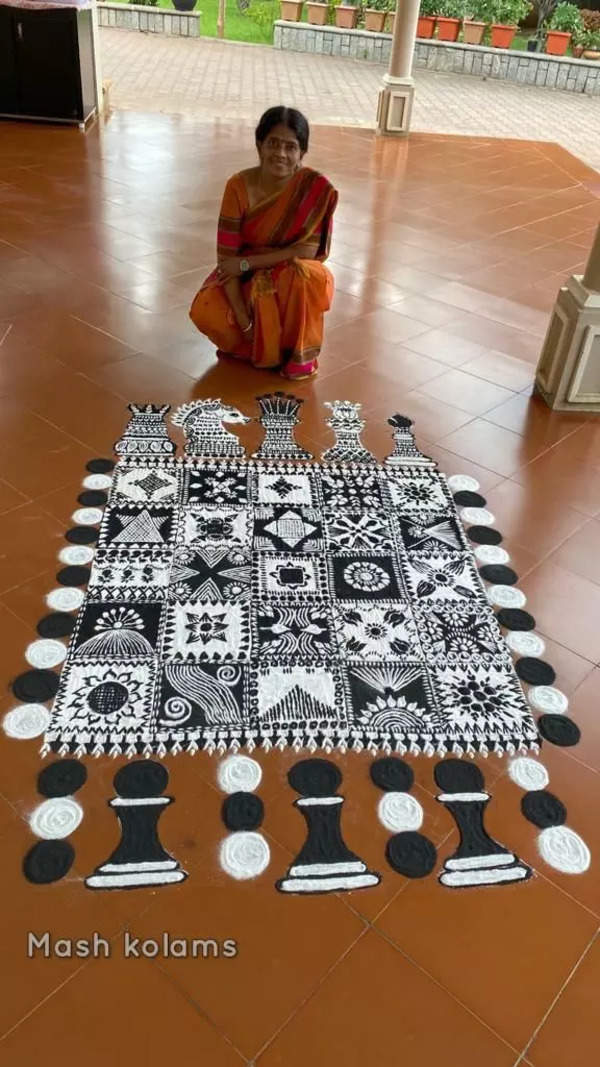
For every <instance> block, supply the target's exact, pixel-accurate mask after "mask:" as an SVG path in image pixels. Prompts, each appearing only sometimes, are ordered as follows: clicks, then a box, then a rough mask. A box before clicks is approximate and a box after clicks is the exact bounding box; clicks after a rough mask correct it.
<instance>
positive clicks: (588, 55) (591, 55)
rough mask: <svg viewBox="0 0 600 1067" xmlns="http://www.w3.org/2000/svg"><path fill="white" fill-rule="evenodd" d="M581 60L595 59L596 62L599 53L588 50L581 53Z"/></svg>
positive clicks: (599, 57) (599, 56)
mask: <svg viewBox="0 0 600 1067" xmlns="http://www.w3.org/2000/svg"><path fill="white" fill-rule="evenodd" d="M583 58H584V59H596V60H597V59H600V52H596V50H595V49H594V50H593V51H592V50H591V49H588V51H587V52H584V53H583Z"/></svg>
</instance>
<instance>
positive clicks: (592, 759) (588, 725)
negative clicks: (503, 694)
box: [551, 661, 600, 772]
mask: <svg viewBox="0 0 600 1067" xmlns="http://www.w3.org/2000/svg"><path fill="white" fill-rule="evenodd" d="M551 662H552V661H551ZM557 684H558V685H559V686H560V687H561V688H563V690H564V692H566V693H567V695H568V696H569V698H570V705H569V715H570V716H571V718H573V719H574V720H575V722H576V723H577V725H578V726H579V729H580V730H581V740H580V742H579V744H578V745H576V746H575V747H574V748H572V749H569V752H568V755H569V756H572V757H573V759H576V760H580V761H581V762H582V763H586V764H587V765H588V766H589V767H593V768H594V770H595V771H598V772H600V721H599V719H598V701H599V700H600V670H598V668H596V669H595V670H592V671H590V672H589V674H587V675H586V677H585V678H584V679H583V680H582V682H581V684H580V685H579V686H578V687H577V688H576V689H575V691H574V692H572V693H569V691H568V689H564V687H563V686H562V678H561V677H560V676H559V679H558V682H557Z"/></svg>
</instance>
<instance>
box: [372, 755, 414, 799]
mask: <svg viewBox="0 0 600 1067" xmlns="http://www.w3.org/2000/svg"><path fill="white" fill-rule="evenodd" d="M369 770H370V774H371V780H372V781H373V783H374V785H376V786H377V788H378V789H383V790H384V791H385V792H391V793H408V790H409V789H411V788H412V784H413V782H414V780H415V775H414V771H413V769H412V767H409V765H408V763H404V762H403V760H401V759H398V758H397V757H396V756H386V757H384V758H383V759H378V760H375V762H374V763H372V764H371V766H370V768H369Z"/></svg>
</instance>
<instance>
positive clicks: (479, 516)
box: [460, 508, 496, 526]
mask: <svg viewBox="0 0 600 1067" xmlns="http://www.w3.org/2000/svg"><path fill="white" fill-rule="evenodd" d="M460 517H461V519H462V520H463V522H468V523H469V524H472V525H473V526H493V525H494V523H495V521H496V519H495V517H494V516H493V515H492V513H491V511H488V510H487V508H463V509H462V511H461V513H460Z"/></svg>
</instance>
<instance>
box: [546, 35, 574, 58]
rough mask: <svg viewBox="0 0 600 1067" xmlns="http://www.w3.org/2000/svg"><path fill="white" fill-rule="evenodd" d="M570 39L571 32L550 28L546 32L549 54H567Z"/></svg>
mask: <svg viewBox="0 0 600 1067" xmlns="http://www.w3.org/2000/svg"><path fill="white" fill-rule="evenodd" d="M570 40H571V34H570V33H561V32H559V30H548V32H547V34H546V52H547V53H548V55H549V56H566V54H567V48H568V47H569V41H570Z"/></svg>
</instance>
